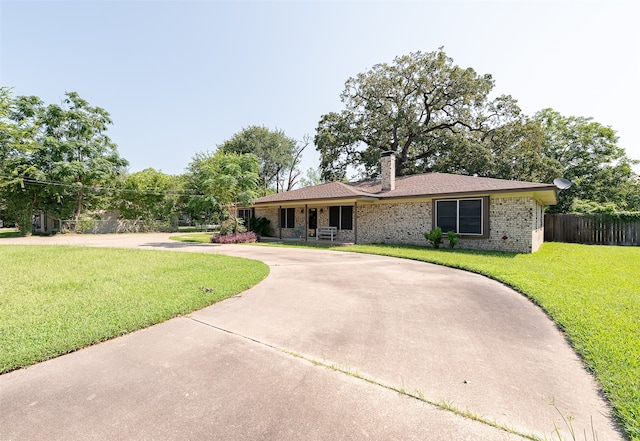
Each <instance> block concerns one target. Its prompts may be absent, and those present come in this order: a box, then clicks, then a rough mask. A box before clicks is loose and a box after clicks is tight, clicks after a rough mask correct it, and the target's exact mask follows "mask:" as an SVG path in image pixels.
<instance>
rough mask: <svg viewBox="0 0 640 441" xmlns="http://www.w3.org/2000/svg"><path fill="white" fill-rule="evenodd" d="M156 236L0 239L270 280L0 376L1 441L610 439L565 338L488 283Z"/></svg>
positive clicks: (317, 253)
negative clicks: (234, 266)
mask: <svg viewBox="0 0 640 441" xmlns="http://www.w3.org/2000/svg"><path fill="white" fill-rule="evenodd" d="M168 236H169V235H167V234H148V235H105V236H70V235H58V236H54V237H33V238H24V239H15V240H14V239H10V240H2V241H1V242H0V254H1V253H2V249H1V246H2V244H7V243H23V244H51V245H54V244H68V245H85V246H107V247H139V248H147V249H160V250H172V251H187V252H204V253H223V254H228V255H234V256H240V257H248V258H253V259H258V260H262V261H264V262H266V263H267V264H268V265H269V266H270V267H271V273H270V275H269V277H267V279H265V280H264V281H263V282H262V283H260V284H258V285H257V286H255V287H254V288H252V289H250V290H248V291H246V292H244V293H242V295H240V296H237V297H234V298H230V299H228V300H226V301H223V302H221V303H218V304H216V305H213V306H211V307H209V308H206V309H203V310H201V311H198V312H195V313H193V314H191V315H190V316H188V317H179V318H176V319H173V320H170V321H168V322H165V323H162V324H159V325H156V326H152V327H150V328H147V329H144V330H141V331H138V332H135V333H132V334H129V335H127V336H124V337H121V338H117V339H114V340H111V341H109V342H106V343H102V344H99V345H95V346H92V347H89V348H86V349H83V350H80V351H78V352H75V353H73V354H69V355H65V356H62V357H58V358H56V359H53V360H50V361H47V362H44V363H40V364H38V365H36V366H33V367H30V368H28V369H23V370H18V371H14V372H11V373H9V374H5V375H2V376H0V439H1V440H27V439H29V440H32V439H47V440H67V439H96V440H132V439H135V440H153V439H170V440H173V439H176V440H177V439H180V440H183V439H189V440H204V439H220V440H336V439H353V440H360V439H375V440H392V439H398V440H424V439H429V440H467V439H468V440H511V439H524V438H523V437H522V436H520V435H523V434H524V435H534V436H537V437H540V438H543V439H544V438H546V439H558V436H557V433H556V432H555V428H556V427H557V428H558V429H559V431H560V433H561V434H562V436H563V439H570V434H569V430H568V427H567V424H566V423H565V422H564V421H563V418H562V416H561V414H562V415H563V416H564V417H565V418H567V419H569V420H570V421H571V425H572V427H573V429H574V430H575V432H576V434H577V435H578V439H583V437H584V433H586V434H588V435H587V436H588V438H587V439H592V436H591V434H592V429H593V430H595V431H596V432H597V435H598V437H599V439H600V440H604V439H607V440H614V439H622V437H621V435H620V434H619V432H618V431H617V428H616V425H615V423H614V422H613V419H612V417H611V413H610V411H609V409H608V407H607V405H606V403H605V402H604V401H603V399H602V398H601V396H600V392H599V390H598V387H597V385H596V384H595V382H594V380H593V379H592V377H591V375H590V374H589V373H588V372H587V371H586V370H585V369H584V367H583V365H582V363H581V361H580V360H579V359H578V357H577V356H576V355H575V353H574V352H573V351H572V349H571V348H570V347H569V345H568V344H567V342H566V341H565V338H564V336H563V334H562V333H561V332H559V331H558V329H557V328H556V327H555V326H554V324H553V323H552V322H551V321H550V320H549V319H548V318H547V317H546V315H545V314H544V313H543V312H542V311H541V310H540V309H539V308H538V307H536V306H534V305H533V304H532V303H530V302H529V301H528V300H527V299H525V298H524V297H523V296H522V295H520V294H518V293H516V292H514V291H513V290H511V289H509V288H507V287H505V286H503V285H501V284H499V283H497V282H494V281H491V280H489V279H486V278H484V277H481V276H478V275H474V274H470V273H466V272H463V271H458V270H454V269H449V268H444V267H440V266H436V265H430V264H426V263H420V262H412V261H407V260H400V259H393V258H385V257H379V256H368V255H361V254H352V253H339V252H331V251H322V250H300V249H286V248H270V247H250V246H235V245H223V246H221V245H217V246H216V245H194V244H184V243H178V242H173V241H169V240H168ZM401 392H404V393H401ZM408 394H411V395H414V396H418V397H423V398H424V399H425V400H426V402H425V401H421V400H419V399H416V398H412V397H411V396H409V395H408ZM429 403H431V404H429ZM434 404H438V405H434ZM451 408H453V409H455V410H456V411H453V410H451ZM465 415H466V416H465ZM469 415H473V416H476V417H479V419H481V420H482V421H475V420H474V419H472V418H469ZM488 422H492V423H495V424H497V425H499V426H504V427H509V428H511V429H513V430H514V431H515V432H517V433H518V434H519V435H518V434H513V433H508V432H506V431H504V430H502V429H500V428H496V427H494V426H492V425H491V424H488Z"/></svg>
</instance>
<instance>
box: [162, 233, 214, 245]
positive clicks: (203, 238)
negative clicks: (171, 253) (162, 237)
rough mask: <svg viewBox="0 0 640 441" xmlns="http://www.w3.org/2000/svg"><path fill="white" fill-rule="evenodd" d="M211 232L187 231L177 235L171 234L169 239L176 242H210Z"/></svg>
mask: <svg viewBox="0 0 640 441" xmlns="http://www.w3.org/2000/svg"><path fill="white" fill-rule="evenodd" d="M211 235H212V233H188V234H181V235H179V236H171V237H169V239H171V240H176V241H178V242H193V243H211Z"/></svg>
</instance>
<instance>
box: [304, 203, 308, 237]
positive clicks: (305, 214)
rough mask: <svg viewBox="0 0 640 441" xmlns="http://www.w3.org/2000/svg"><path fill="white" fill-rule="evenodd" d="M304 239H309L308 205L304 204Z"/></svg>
mask: <svg viewBox="0 0 640 441" xmlns="http://www.w3.org/2000/svg"><path fill="white" fill-rule="evenodd" d="M304 241H305V242H308V241H309V207H308V206H307V204H304Z"/></svg>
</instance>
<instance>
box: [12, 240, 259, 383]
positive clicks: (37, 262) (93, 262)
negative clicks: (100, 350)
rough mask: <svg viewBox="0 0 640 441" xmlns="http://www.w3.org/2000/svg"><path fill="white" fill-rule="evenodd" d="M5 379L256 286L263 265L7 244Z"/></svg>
mask: <svg viewBox="0 0 640 441" xmlns="http://www.w3.org/2000/svg"><path fill="white" fill-rule="evenodd" d="M0 261H2V264H3V265H2V278H0V373H4V372H8V371H11V370H13V369H16V368H20V367H25V366H29V365H31V364H33V363H36V362H39V361H42V360H46V359H48V358H52V357H55V356H58V355H61V354H64V353H67V352H71V351H74V350H76V349H79V348H82V347H84V346H87V345H90V344H93V343H96V342H100V341H103V340H107V339H109V338H112V337H115V336H118V335H122V334H126V333H128V332H131V331H134V330H136V329H140V328H144V327H147V326H150V325H153V324H155V323H159V322H162V321H165V320H167V319H169V318H172V317H175V316H178V315H181V314H187V313H189V312H192V311H194V310H197V309H201V308H203V307H205V306H208V305H210V304H212V303H215V302H217V301H220V300H222V299H225V298H227V297H230V296H232V295H234V294H237V293H239V292H241V291H244V290H246V289H248V288H249V287H251V286H253V285H255V284H256V283H258V282H259V281H260V280H262V279H263V278H265V277H266V276H267V274H268V273H269V267H268V266H267V265H265V264H264V263H262V262H257V261H253V260H247V259H240V258H235V257H229V256H221V255H210V254H196V253H168V252H166V251H149V250H125V249H101V248H80V247H63V246H56V247H48V246H13V245H0Z"/></svg>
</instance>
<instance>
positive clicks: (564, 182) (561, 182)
mask: <svg viewBox="0 0 640 441" xmlns="http://www.w3.org/2000/svg"><path fill="white" fill-rule="evenodd" d="M553 185H555V186H556V187H558V189H559V190H560V191H562V190H566V189H567V188H569V187H571V181H570V180H568V179H565V178H556V179H554V180H553Z"/></svg>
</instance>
